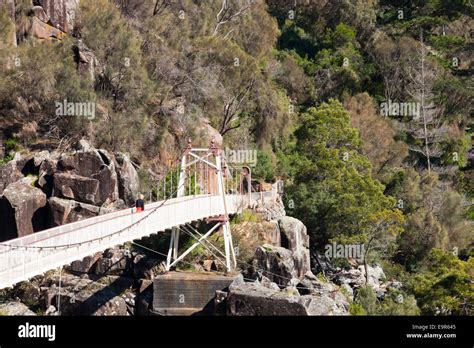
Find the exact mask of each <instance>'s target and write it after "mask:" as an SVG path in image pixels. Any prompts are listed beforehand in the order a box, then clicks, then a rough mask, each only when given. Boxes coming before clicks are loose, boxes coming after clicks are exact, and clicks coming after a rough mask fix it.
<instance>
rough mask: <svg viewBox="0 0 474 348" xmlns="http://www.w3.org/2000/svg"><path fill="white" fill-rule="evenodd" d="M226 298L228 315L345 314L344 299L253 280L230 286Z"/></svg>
mask: <svg viewBox="0 0 474 348" xmlns="http://www.w3.org/2000/svg"><path fill="white" fill-rule="evenodd" d="M226 302H227V303H226V306H227V315H232V316H257V315H258V316H278V315H282V316H307V315H346V314H347V309H348V303H347V302H337V301H335V300H334V299H332V298H331V297H330V296H327V295H323V296H312V295H304V296H300V295H298V294H297V293H296V294H293V293H292V294H288V293H287V292H286V291H278V290H273V289H269V288H267V287H264V286H262V285H260V284H257V283H244V284H242V285H240V286H238V287H234V288H233V289H230V291H229V294H228V295H227V299H226Z"/></svg>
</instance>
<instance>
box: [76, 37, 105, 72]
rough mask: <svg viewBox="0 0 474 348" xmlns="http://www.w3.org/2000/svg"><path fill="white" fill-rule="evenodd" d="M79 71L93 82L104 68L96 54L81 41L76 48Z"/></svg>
mask: <svg viewBox="0 0 474 348" xmlns="http://www.w3.org/2000/svg"><path fill="white" fill-rule="evenodd" d="M74 53H75V59H76V63H77V70H78V71H79V72H80V73H82V74H87V75H89V77H90V80H91V81H94V80H95V76H96V73H97V72H100V71H101V69H102V66H101V65H100V63H99V60H98V59H97V56H96V55H95V54H94V52H93V51H92V50H91V49H89V48H88V47H87V46H86V45H85V44H84V43H83V42H82V41H80V40H79V42H78V44H77V46H76V47H75V48H74Z"/></svg>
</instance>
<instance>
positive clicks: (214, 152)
mask: <svg viewBox="0 0 474 348" xmlns="http://www.w3.org/2000/svg"><path fill="white" fill-rule="evenodd" d="M196 164H199V165H200V168H201V171H200V177H199V186H200V191H202V192H200V194H208V195H211V196H212V195H214V196H215V195H217V196H220V197H221V199H222V203H223V207H224V213H223V214H221V215H219V216H217V217H214V218H212V219H209V221H216V222H217V223H216V224H215V225H214V226H213V227H212V228H211V229H210V230H209V231H207V232H206V233H205V234H204V235H202V236H201V237H200V238H199V240H197V241H196V243H194V244H193V245H192V246H190V247H189V248H188V249H187V250H186V251H184V252H183V253H182V254H181V255H180V256H178V244H179V234H180V230H179V227H173V229H172V231H171V240H170V245H169V249H168V255H167V259H166V270H167V271H169V270H170V269H171V267H173V266H175V265H176V264H177V263H178V262H179V261H181V260H182V259H183V258H184V257H185V256H186V255H188V254H189V253H190V252H191V251H192V250H193V249H194V248H196V247H197V246H198V245H199V244H201V243H202V242H203V241H204V240H205V239H206V238H208V237H209V236H210V235H211V234H212V233H213V232H214V231H216V230H217V229H218V228H219V227H221V229H222V233H223V235H224V249H225V264H226V268H227V271H229V272H230V271H232V270H233V269H234V268H235V267H236V266H237V261H236V258H235V251H234V247H233V242H232V234H231V230H230V223H229V214H228V210H227V202H226V192H225V177H226V173H225V171H226V165H225V164H224V165H223V159H222V157H221V153H220V150H219V149H218V148H217V146H216V144H215V142H214V140H212V141H211V144H210V146H209V148H194V147H192V145H191V140H189V141H188V145H187V147H186V149H185V150H184V151H183V155H182V157H181V167H180V173H179V181H178V189H177V197H183V196H184V195H185V192H186V187H185V186H186V179H188V182H189V181H190V180H192V176H191V175H190V173H191V168H192V166H193V165H196ZM196 176H197V173H194V185H197V178H196ZM195 191H196V188H195Z"/></svg>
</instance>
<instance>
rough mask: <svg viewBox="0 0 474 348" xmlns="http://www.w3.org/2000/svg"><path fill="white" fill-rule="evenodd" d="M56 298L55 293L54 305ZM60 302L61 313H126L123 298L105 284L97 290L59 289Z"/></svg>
mask: <svg viewBox="0 0 474 348" xmlns="http://www.w3.org/2000/svg"><path fill="white" fill-rule="evenodd" d="M58 298H59V296H57V295H56V296H55V297H54V302H53V303H54V304H55V305H56V306H55V307H57V302H56V301H58ZM60 302H61V307H60V309H61V315H93V316H110V315H122V316H123V315H128V312H127V304H126V303H125V300H124V299H123V298H122V297H120V296H118V295H117V294H116V293H114V292H113V291H111V290H109V289H107V288H105V286H104V287H103V288H102V289H101V290H98V291H94V290H87V289H86V290H81V291H79V292H77V293H75V292H70V291H64V292H63V291H61V297H60Z"/></svg>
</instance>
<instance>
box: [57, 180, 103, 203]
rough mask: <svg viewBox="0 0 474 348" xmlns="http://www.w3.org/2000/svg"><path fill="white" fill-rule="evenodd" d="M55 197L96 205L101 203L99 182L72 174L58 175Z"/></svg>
mask: <svg viewBox="0 0 474 348" xmlns="http://www.w3.org/2000/svg"><path fill="white" fill-rule="evenodd" d="M53 181H54V184H53V185H54V186H53V195H54V196H56V197H61V198H68V199H73V200H76V201H80V202H84V203H90V204H96V203H98V202H99V201H100V194H99V181H98V180H96V179H92V178H87V177H84V176H80V175H76V174H70V173H56V174H54V177H53Z"/></svg>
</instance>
